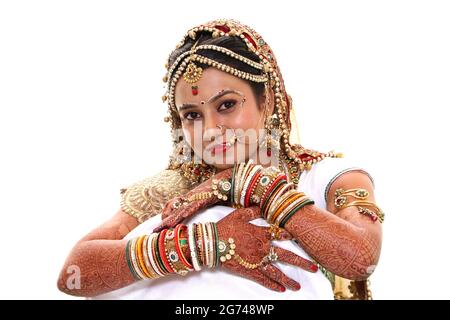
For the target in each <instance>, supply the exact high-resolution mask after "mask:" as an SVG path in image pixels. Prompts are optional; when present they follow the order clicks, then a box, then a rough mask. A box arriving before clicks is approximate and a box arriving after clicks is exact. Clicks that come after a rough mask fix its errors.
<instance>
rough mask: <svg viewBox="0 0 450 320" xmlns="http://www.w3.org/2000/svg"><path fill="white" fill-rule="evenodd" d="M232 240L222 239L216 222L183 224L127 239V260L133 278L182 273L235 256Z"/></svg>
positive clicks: (212, 265)
mask: <svg viewBox="0 0 450 320" xmlns="http://www.w3.org/2000/svg"><path fill="white" fill-rule="evenodd" d="M234 248H235V245H234V242H233V239H231V238H230V239H226V240H221V239H219V234H218V231H217V225H216V223H212V222H207V223H198V224H196V223H194V224H191V225H190V226H188V227H187V226H185V225H182V224H179V225H177V226H176V227H175V228H173V229H164V230H162V231H161V232H159V233H152V234H151V235H143V236H140V237H137V238H135V239H131V240H129V241H128V243H127V246H126V259H127V263H128V267H129V269H130V272H131V273H132V274H133V276H134V278H135V279H136V280H142V279H155V278H160V277H165V276H168V275H170V274H179V275H181V276H185V275H186V274H188V273H189V272H193V271H200V270H202V269H204V268H216V267H218V266H219V265H220V263H223V262H226V261H227V260H230V259H231V258H232V256H233V255H234Z"/></svg>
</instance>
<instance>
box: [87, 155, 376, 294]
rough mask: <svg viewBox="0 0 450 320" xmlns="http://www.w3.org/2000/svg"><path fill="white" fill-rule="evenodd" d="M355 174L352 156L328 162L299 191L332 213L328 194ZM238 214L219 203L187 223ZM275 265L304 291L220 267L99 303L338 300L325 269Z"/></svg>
mask: <svg viewBox="0 0 450 320" xmlns="http://www.w3.org/2000/svg"><path fill="white" fill-rule="evenodd" d="M354 170H359V171H363V172H366V171H365V170H363V169H361V168H359V167H353V166H350V165H349V161H348V160H347V159H346V158H325V159H323V160H322V161H320V162H318V163H316V164H315V165H313V167H312V168H311V170H309V171H305V172H303V173H302V174H301V176H300V180H299V190H300V191H303V192H305V193H306V194H307V195H309V196H310V197H311V198H312V199H313V200H314V201H315V205H316V206H318V207H320V208H322V209H325V210H326V195H325V192H326V191H327V187H328V186H329V185H331V183H332V182H333V181H334V180H335V179H336V178H337V177H338V176H340V175H341V174H343V173H345V172H348V171H354ZM366 173H367V172H366ZM369 177H370V176H369ZM233 210H234V209H233V208H231V207H226V206H219V205H217V206H214V207H211V208H208V209H206V210H203V211H201V212H199V213H198V214H197V215H195V216H194V217H192V218H191V219H189V220H188V221H184V222H183V223H184V224H186V225H189V224H190V223H193V222H195V223H198V222H208V221H210V222H217V221H219V220H220V219H222V218H223V217H225V216H226V215H228V214H229V213H231V212H232V211H233ZM160 222H161V215H157V216H154V217H152V218H150V219H148V220H147V221H145V222H143V223H142V224H140V225H139V226H137V227H136V228H135V229H133V230H132V231H131V232H130V233H129V234H128V235H127V236H126V237H125V239H131V238H134V237H137V236H140V235H142V234H150V233H151V232H152V230H153V228H154V227H156V226H157V225H158V224H159V223H160ZM252 223H253V224H255V225H261V226H267V225H268V224H267V223H266V222H265V221H264V220H263V219H256V220H253V221H252ZM273 244H274V245H276V246H279V247H282V248H285V249H287V250H290V251H292V252H294V253H296V254H298V255H300V256H302V257H304V258H306V259H310V258H309V256H308V254H307V253H306V252H305V251H304V250H303V249H302V248H301V247H299V246H298V245H297V244H296V243H295V242H293V241H273ZM275 265H276V266H277V267H278V268H279V269H280V270H281V271H282V272H284V273H285V274H286V275H288V276H289V277H291V278H292V279H294V280H296V281H298V282H299V283H300V285H301V289H300V290H299V291H291V290H289V289H286V291H285V292H282V293H280V292H275V291H272V290H270V289H267V288H265V287H263V286H262V285H260V284H258V283H256V282H254V281H252V280H249V279H246V278H242V277H239V276H237V275H234V274H232V273H229V272H228V271H226V270H224V269H223V268H220V267H219V268H217V269H213V270H210V269H202V270H201V271H200V272H191V273H189V274H188V275H187V276H185V277H181V276H178V275H171V276H167V277H164V278H159V279H154V280H151V279H149V280H141V281H138V282H136V283H134V284H132V285H130V286H127V287H125V288H122V289H119V290H115V291H112V292H109V293H106V294H102V295H99V296H96V297H94V298H93V299H173V300H176V299H186V300H192V299H194V300H196V299H202V300H211V299H212V300H214V299H223V300H227V299H233V300H234V299H236V300H239V299H241V300H251V299H255V300H277V299H282V300H303V299H333V291H332V287H331V284H330V282H329V281H328V279H327V278H326V277H325V276H324V275H323V273H322V272H321V271H318V272H316V273H311V272H307V271H304V270H302V269H300V268H298V267H294V266H291V265H288V264H285V263H281V262H276V263H275Z"/></svg>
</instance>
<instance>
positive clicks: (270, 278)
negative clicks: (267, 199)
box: [217, 207, 318, 292]
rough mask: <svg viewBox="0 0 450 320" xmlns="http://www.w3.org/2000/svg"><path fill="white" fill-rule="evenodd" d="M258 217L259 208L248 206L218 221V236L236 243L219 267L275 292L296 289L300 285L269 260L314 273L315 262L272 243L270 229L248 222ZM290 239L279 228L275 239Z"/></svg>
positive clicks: (287, 234)
mask: <svg viewBox="0 0 450 320" xmlns="http://www.w3.org/2000/svg"><path fill="white" fill-rule="evenodd" d="M260 217H261V215H260V212H259V208H258V207H250V208H243V209H237V210H235V211H233V212H232V213H231V214H229V215H228V216H226V217H225V218H223V219H222V220H220V221H219V222H218V223H217V231H218V236H219V239H221V240H223V241H225V242H228V239H230V238H231V239H233V241H234V244H235V249H234V251H235V254H234V257H232V258H231V259H229V260H226V261H225V262H224V263H222V266H223V267H224V268H225V269H227V270H228V271H230V272H232V273H234V274H237V275H239V276H242V277H245V278H249V279H252V280H253V281H256V282H258V283H259V284H261V285H263V286H265V287H266V288H269V289H272V290H275V291H279V292H284V291H285V290H286V288H289V289H292V290H299V289H300V284H299V283H298V282H297V281H295V280H293V279H291V278H289V277H288V276H286V275H285V274H284V273H283V272H282V271H281V270H280V269H278V268H277V267H275V266H274V265H273V264H272V262H275V261H277V260H278V261H282V262H285V263H289V264H291V265H295V266H298V267H300V268H302V269H304V270H306V271H309V272H316V271H317V269H318V268H317V265H316V264H315V263H313V262H311V261H309V260H306V259H304V258H302V257H300V256H298V255H296V254H295V253H293V252H291V251H288V250H286V249H283V248H280V247H275V246H272V244H271V241H272V239H273V233H272V230H271V229H270V228H269V227H261V226H256V225H253V224H251V223H250V221H251V220H254V219H257V218H260ZM290 239H292V237H291V235H290V234H289V233H288V232H287V231H285V230H282V229H281V232H280V234H279V236H278V237H277V240H290ZM244 261H245V262H244Z"/></svg>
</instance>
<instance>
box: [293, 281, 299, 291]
mask: <svg viewBox="0 0 450 320" xmlns="http://www.w3.org/2000/svg"><path fill="white" fill-rule="evenodd" d="M300 288H301V286H300V283H296V284H295V285H294V289H295V290H296V291H298V290H300Z"/></svg>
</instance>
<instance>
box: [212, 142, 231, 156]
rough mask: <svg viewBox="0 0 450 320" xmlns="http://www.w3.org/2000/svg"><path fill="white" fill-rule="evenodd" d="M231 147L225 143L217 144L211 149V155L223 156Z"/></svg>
mask: <svg viewBox="0 0 450 320" xmlns="http://www.w3.org/2000/svg"><path fill="white" fill-rule="evenodd" d="M230 147H231V144H230V143H228V142H224V143H221V144H216V145H215V146H213V147H212V148H211V153H212V154H213V155H216V154H221V153H225V152H227V150H228V149H229V148H230Z"/></svg>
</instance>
